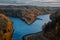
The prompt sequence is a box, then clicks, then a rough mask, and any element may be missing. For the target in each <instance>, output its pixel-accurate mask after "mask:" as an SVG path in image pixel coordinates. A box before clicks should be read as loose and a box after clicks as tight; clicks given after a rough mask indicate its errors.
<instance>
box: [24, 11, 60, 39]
mask: <svg viewBox="0 0 60 40" xmlns="http://www.w3.org/2000/svg"><path fill="white" fill-rule="evenodd" d="M50 19H51V21H50V22H48V23H47V24H44V25H43V30H42V32H39V33H33V34H28V35H25V36H24V37H23V40H60V11H57V12H55V14H51V15H50Z"/></svg>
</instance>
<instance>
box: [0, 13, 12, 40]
mask: <svg viewBox="0 0 60 40" xmlns="http://www.w3.org/2000/svg"><path fill="white" fill-rule="evenodd" d="M12 32H13V29H12V22H11V21H10V20H9V18H7V17H6V16H5V15H3V14H0V40H11V35H12Z"/></svg>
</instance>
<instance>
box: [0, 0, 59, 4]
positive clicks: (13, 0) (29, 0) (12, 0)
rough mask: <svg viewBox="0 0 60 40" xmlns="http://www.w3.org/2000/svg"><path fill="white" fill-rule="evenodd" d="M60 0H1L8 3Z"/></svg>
mask: <svg viewBox="0 0 60 40" xmlns="http://www.w3.org/2000/svg"><path fill="white" fill-rule="evenodd" d="M34 1H40V2H60V0H0V3H7V2H16V3H27V2H34Z"/></svg>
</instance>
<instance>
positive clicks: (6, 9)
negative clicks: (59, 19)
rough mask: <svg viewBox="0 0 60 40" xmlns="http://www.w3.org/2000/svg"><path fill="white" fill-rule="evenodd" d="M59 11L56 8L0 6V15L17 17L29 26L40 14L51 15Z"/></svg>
mask: <svg viewBox="0 0 60 40" xmlns="http://www.w3.org/2000/svg"><path fill="white" fill-rule="evenodd" d="M57 10H59V8H56V7H38V6H11V5H10V6H0V13H3V14H5V15H7V16H13V17H19V18H21V19H22V20H24V21H25V22H26V23H27V24H31V23H32V22H34V20H35V19H36V18H35V17H36V16H37V15H40V14H49V13H50V14H51V13H54V12H56V11H57Z"/></svg>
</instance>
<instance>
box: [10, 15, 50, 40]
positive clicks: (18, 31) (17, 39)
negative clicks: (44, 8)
mask: <svg viewBox="0 0 60 40" xmlns="http://www.w3.org/2000/svg"><path fill="white" fill-rule="evenodd" d="M9 18H10V20H11V21H12V22H13V29H14V32H13V37H12V40H22V37H23V36H24V35H26V34H30V33H36V32H39V31H42V25H44V23H47V22H48V21H50V19H49V14H48V15H40V16H37V18H41V19H42V20H36V21H35V22H34V23H32V24H31V25H28V24H26V23H25V22H24V21H22V20H21V19H19V18H13V17H9Z"/></svg>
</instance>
